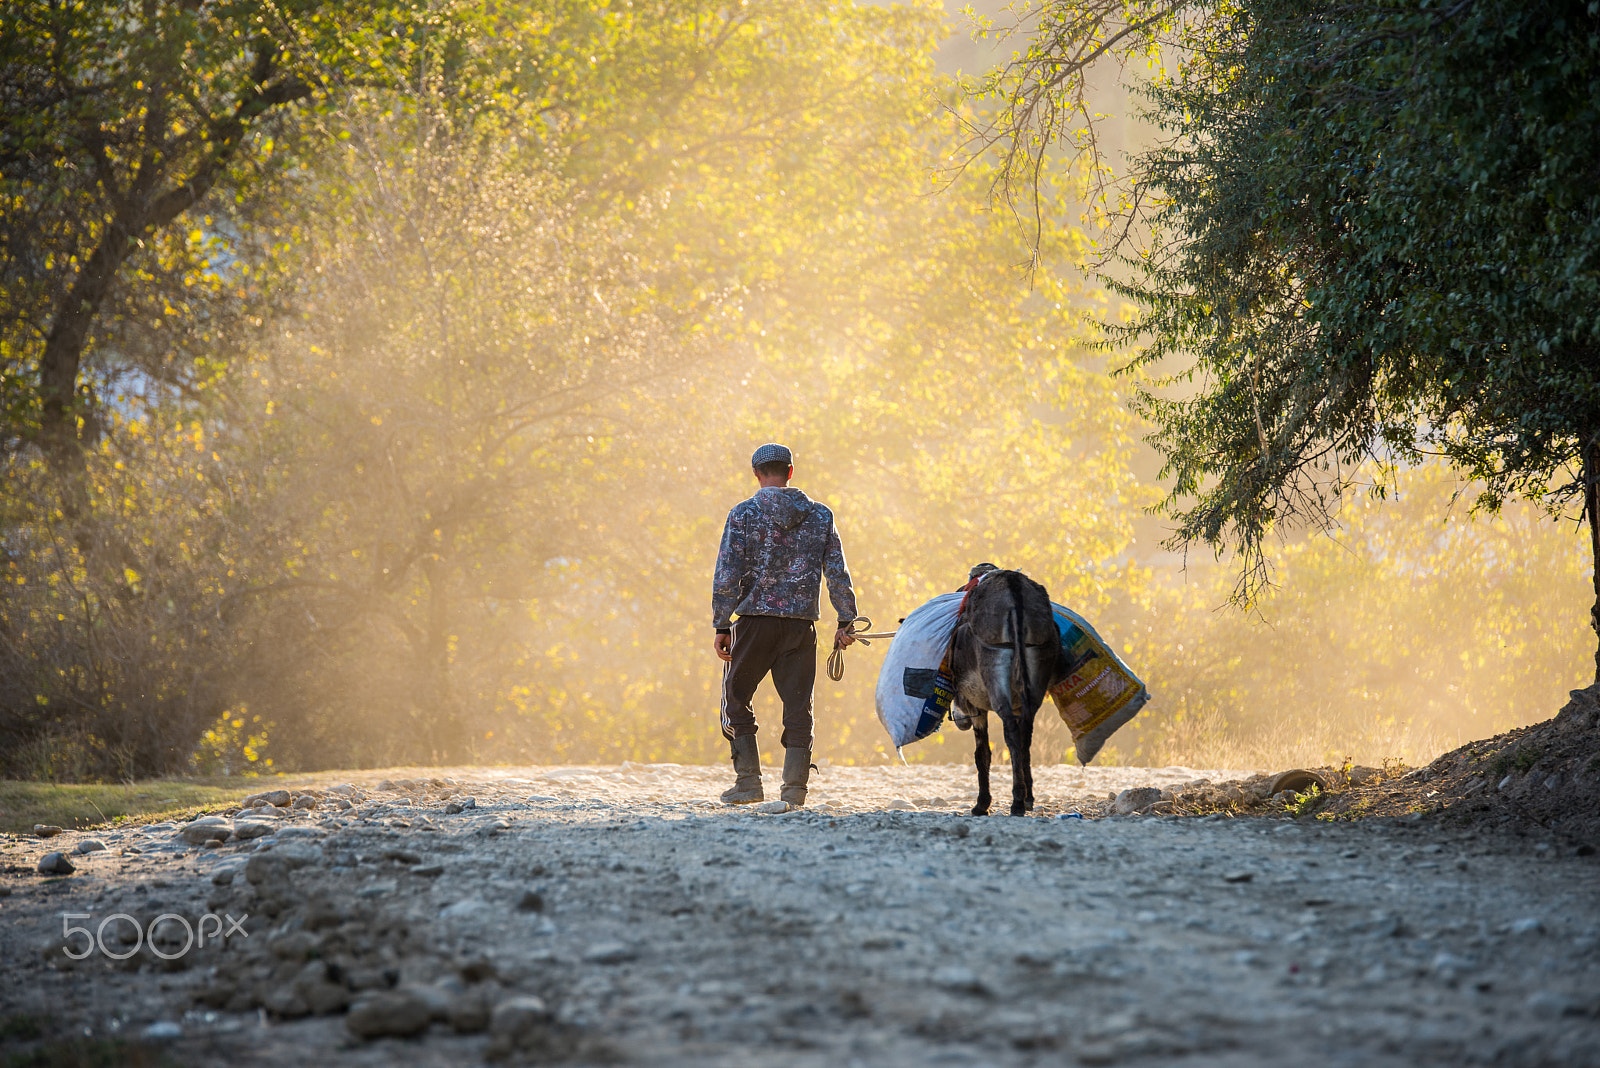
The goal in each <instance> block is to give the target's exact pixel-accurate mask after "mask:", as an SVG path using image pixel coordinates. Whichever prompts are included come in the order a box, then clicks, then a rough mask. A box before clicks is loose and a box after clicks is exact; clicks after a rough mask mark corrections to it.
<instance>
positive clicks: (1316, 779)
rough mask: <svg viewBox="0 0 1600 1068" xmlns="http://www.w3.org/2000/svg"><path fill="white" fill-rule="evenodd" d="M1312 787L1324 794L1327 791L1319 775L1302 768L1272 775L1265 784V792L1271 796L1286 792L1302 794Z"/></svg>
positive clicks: (1325, 784)
mask: <svg viewBox="0 0 1600 1068" xmlns="http://www.w3.org/2000/svg"><path fill="white" fill-rule="evenodd" d="M1313 786H1315V787H1316V788H1317V789H1319V790H1321V791H1323V792H1324V793H1326V792H1327V790H1328V783H1327V781H1326V780H1325V779H1323V777H1322V776H1321V775H1318V774H1317V773H1316V772H1314V771H1306V770H1305V769H1303V768H1294V769H1292V770H1290V771H1280V772H1278V774H1276V775H1274V776H1273V777H1272V779H1271V781H1270V782H1268V783H1267V787H1266V792H1267V794H1268V795H1271V794H1278V793H1283V792H1284V791H1285V790H1287V791H1289V792H1291V793H1297V794H1303V793H1305V792H1306V791H1307V790H1309V789H1311V788H1312V787H1313Z"/></svg>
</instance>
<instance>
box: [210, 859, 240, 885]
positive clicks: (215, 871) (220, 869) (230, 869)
mask: <svg viewBox="0 0 1600 1068" xmlns="http://www.w3.org/2000/svg"><path fill="white" fill-rule="evenodd" d="M244 865H245V861H244V860H243V859H237V860H225V861H223V862H222V863H220V864H218V865H217V866H216V867H215V868H212V869H211V881H212V882H213V883H215V884H216V885H217V886H227V885H229V884H230V883H232V882H233V879H234V876H236V875H238V874H240V873H241V872H243V871H244Z"/></svg>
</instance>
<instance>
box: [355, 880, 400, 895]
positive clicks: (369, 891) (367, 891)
mask: <svg viewBox="0 0 1600 1068" xmlns="http://www.w3.org/2000/svg"><path fill="white" fill-rule="evenodd" d="M399 885H400V884H398V883H396V882H395V881H394V880H393V879H379V880H378V881H377V882H373V883H368V884H367V885H366V886H363V887H362V888H361V889H360V890H357V891H356V896H357V897H387V896H389V895H390V894H392V893H394V892H395V890H396V888H397V887H398V886H399Z"/></svg>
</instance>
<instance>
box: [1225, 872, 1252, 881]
mask: <svg viewBox="0 0 1600 1068" xmlns="http://www.w3.org/2000/svg"><path fill="white" fill-rule="evenodd" d="M1255 877H1256V873H1255V872H1253V871H1230V872H1228V873H1227V874H1225V875H1224V876H1223V877H1222V881H1223V882H1225V883H1247V882H1249V881H1250V880H1252V879H1254V878H1255Z"/></svg>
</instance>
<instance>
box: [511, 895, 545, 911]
mask: <svg viewBox="0 0 1600 1068" xmlns="http://www.w3.org/2000/svg"><path fill="white" fill-rule="evenodd" d="M517 908H518V909H519V910H521V911H523V912H543V911H544V895H543V894H541V893H539V891H537V890H524V891H523V892H522V899H521V900H520V901H518V902H517Z"/></svg>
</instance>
